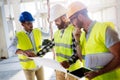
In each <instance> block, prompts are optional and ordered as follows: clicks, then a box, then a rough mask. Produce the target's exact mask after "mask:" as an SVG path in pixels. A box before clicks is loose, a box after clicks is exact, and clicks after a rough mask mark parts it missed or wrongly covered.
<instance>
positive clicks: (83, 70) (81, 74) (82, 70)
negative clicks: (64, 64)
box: [68, 67, 92, 79]
mask: <svg viewBox="0 0 120 80" xmlns="http://www.w3.org/2000/svg"><path fill="white" fill-rule="evenodd" d="M89 71H92V70H91V69H88V68H85V67H81V68H79V69H77V70H75V71H72V72H68V74H69V75H71V76H74V77H76V78H78V79H79V78H82V77H84V76H85V75H84V73H86V72H89Z"/></svg>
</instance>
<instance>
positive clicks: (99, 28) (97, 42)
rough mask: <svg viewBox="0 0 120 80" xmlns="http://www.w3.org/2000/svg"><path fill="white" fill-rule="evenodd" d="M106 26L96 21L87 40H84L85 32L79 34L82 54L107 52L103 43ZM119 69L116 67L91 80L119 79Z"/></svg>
mask: <svg viewBox="0 0 120 80" xmlns="http://www.w3.org/2000/svg"><path fill="white" fill-rule="evenodd" d="M107 27H109V26H108V25H107V24H105V23H98V22H97V23H96V24H95V25H94V26H93V28H92V30H91V32H90V35H89V38H88V40H87V41H86V40H85V34H81V39H80V40H81V46H82V54H83V55H88V54H96V53H99V54H100V53H105V52H109V50H108V48H107V47H106V45H105V33H106V29H107ZM83 35H84V36H83ZM83 57H84V56H83ZM83 62H84V60H83ZM119 71H120V69H116V70H114V71H111V72H108V73H105V74H103V75H100V76H98V77H95V78H94V79H92V80H119V79H120V76H119V74H120V72H119Z"/></svg>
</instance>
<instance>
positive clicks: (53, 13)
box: [50, 4, 67, 21]
mask: <svg viewBox="0 0 120 80" xmlns="http://www.w3.org/2000/svg"><path fill="white" fill-rule="evenodd" d="M66 12H67V10H66V8H65V7H63V6H62V5H61V4H56V5H54V6H53V7H51V9H50V21H54V20H55V19H57V18H59V17H61V16H62V15H64V14H66Z"/></svg>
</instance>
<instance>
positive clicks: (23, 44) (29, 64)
mask: <svg viewBox="0 0 120 80" xmlns="http://www.w3.org/2000/svg"><path fill="white" fill-rule="evenodd" d="M32 32H33V36H34V41H35V45H36V50H37V51H39V50H40V47H41V44H42V41H41V40H42V38H41V37H42V36H41V32H40V30H39V29H37V28H35V29H33V31H32ZM16 36H17V38H18V44H17V48H18V49H21V50H30V51H33V46H32V43H31V41H30V39H29V37H28V35H27V34H26V33H25V32H24V31H20V32H18V33H17V34H16ZM18 57H19V59H20V64H21V65H22V68H23V69H35V68H36V65H35V62H34V61H33V60H31V59H29V58H28V57H27V56H25V55H22V54H18Z"/></svg>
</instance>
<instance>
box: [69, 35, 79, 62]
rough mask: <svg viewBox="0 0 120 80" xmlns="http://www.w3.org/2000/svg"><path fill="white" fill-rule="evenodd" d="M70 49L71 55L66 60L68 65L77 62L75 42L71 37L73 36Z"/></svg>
mask: <svg viewBox="0 0 120 80" xmlns="http://www.w3.org/2000/svg"><path fill="white" fill-rule="evenodd" d="M72 49H73V54H72V56H71V57H70V58H69V60H68V62H69V63H70V64H73V63H75V62H76V61H77V60H78V56H77V50H76V42H75V38H74V37H73V34H72Z"/></svg>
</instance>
